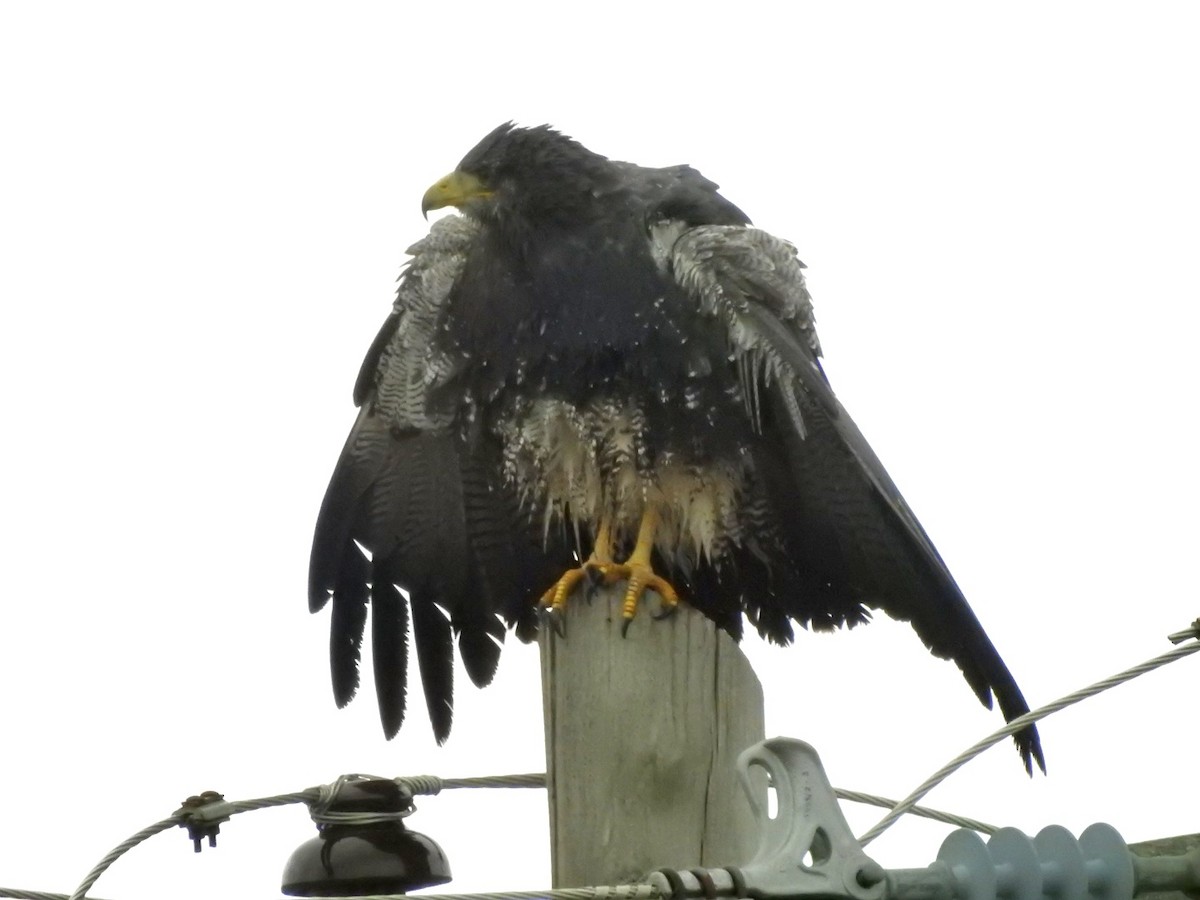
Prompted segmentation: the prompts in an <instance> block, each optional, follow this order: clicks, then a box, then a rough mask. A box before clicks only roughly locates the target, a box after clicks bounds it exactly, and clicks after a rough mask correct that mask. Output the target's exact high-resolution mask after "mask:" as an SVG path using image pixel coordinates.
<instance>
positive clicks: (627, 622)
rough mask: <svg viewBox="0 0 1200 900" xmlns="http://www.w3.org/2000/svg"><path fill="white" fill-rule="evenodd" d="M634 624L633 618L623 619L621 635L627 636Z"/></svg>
mask: <svg viewBox="0 0 1200 900" xmlns="http://www.w3.org/2000/svg"><path fill="white" fill-rule="evenodd" d="M632 624H633V619H622V620H621V637H625V634H626V632H628V631H629V626H630V625H632Z"/></svg>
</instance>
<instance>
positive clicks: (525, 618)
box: [309, 123, 1044, 771]
mask: <svg viewBox="0 0 1200 900" xmlns="http://www.w3.org/2000/svg"><path fill="white" fill-rule="evenodd" d="M447 206H454V207H457V208H458V210H459V212H460V213H461V214H460V215H449V216H446V217H443V218H441V219H440V220H438V221H436V222H435V223H434V225H433V226H432V228H431V229H430V231H429V234H428V236H426V237H425V238H424V239H422V240H421V241H419V242H418V243H417V244H415V245H414V246H413V247H412V248H410V250H409V254H410V255H411V257H412V259H411V260H410V262H409V263H408V265H407V268H406V269H405V271H404V273H403V275H402V276H401V279H400V286H399V290H398V292H397V297H396V301H395V304H394V306H393V309H392V312H391V315H389V316H388V318H387V321H386V322H385V323H384V325H383V328H382V329H381V330H380V332H379V334H378V336H377V337H376V338H375V341H374V343H373V344H372V345H371V348H370V350H369V351H368V353H367V357H366V359H365V361H364V362H363V365H362V369H361V371H360V372H359V376H358V381H357V384H356V385H355V389H354V401H355V403H356V405H357V406H358V407H359V414H358V418H357V420H356V421H355V423H354V426H353V429H352V430H351V432H350V436H349V438H348V439H347V441H346V444H345V447H344V449H343V450H342V454H341V457H340V459H339V460H338V462H337V467H336V469H335V470H334V473H333V477H332V480H331V481H330V484H329V487H328V490H327V492H326V494H325V499H324V502H323V503H322V506H321V510H320V514H319V516H318V520H317V525H316V533H315V536H314V540H313V547H312V558H311V565H310V572H309V602H310V607H311V608H312V610H313V611H316V610H319V609H321V608H322V607H324V606H325V605H326V604H327V603H329V602H330V601H332V607H333V610H332V622H331V629H332V631H331V642H330V646H331V660H332V673H333V687H334V695H335V699H336V700H337V702H338V704H339V705H344V704H345V703H347V702H349V700H350V699H351V698H352V697H353V696H354V694H355V692H356V690H357V687H358V665H359V656H360V647H361V642H362V638H363V634H364V630H365V624H366V616H367V608H368V606H370V610H371V622H372V625H371V646H372V653H373V658H374V670H375V689H376V693H377V696H378V700H379V709H380V714H381V717H382V721H383V726H384V731H385V732H386V734H387V735H388V736H389V737H391V736H392V735H394V734H395V733H396V732H397V730H398V729H399V727H400V725H401V722H402V721H403V718H404V712H405V699H406V687H405V686H406V678H407V665H408V658H407V657H408V632H409V627H410V617H411V628H412V632H413V637H414V641H413V643H414V645H415V648H416V656H417V663H418V665H419V667H420V672H421V678H422V682H423V684H424V688H425V700H426V705H427V708H428V711H429V716H430V719H431V722H432V724H433V729H434V734H435V736H436V737H437V739H438V740H439V742H440V741H443V740H444V739H445V738H446V737H447V735H448V734H449V732H450V726H451V719H452V675H453V661H454V639H455V638H457V643H458V649H459V653H460V654H461V656H462V660H463V663H464V665H465V668H466V671H467V673H468V674H469V676H470V678H471V679H472V680H473V681H474V682H475V683H476V684H478V685H483V684H486V683H487V682H488V681H489V680H490V679H491V678H492V675H493V673H494V672H495V668H496V665H497V661H498V658H499V654H500V643H501V641H502V639H503V637H504V634H505V629H504V624H505V623H507V624H508V625H509V626H511V627H513V628H515V629H516V632H517V634H518V636H519V637H521V638H523V639H529V638H530V637H531V635H532V634H533V632H534V630H535V629H536V625H537V620H538V617H537V611H538V608H539V607H541V608H542V610H544V612H545V614H546V615H548V617H550V618H551V619H556V620H558V622H560V623H561V621H562V619H561V617H562V612H563V607H564V604H565V603H567V602H568V600H569V598H570V597H571V596H572V595H573V594H575V593H577V592H579V591H586V590H587V588H588V586H589V585H591V584H594V583H596V582H604V583H618V582H619V583H623V584H625V585H626V589H625V593H624V604H623V608H622V615H623V616H624V618H625V620H626V624H627V623H628V620H630V619H632V618H633V617H634V615H635V613H636V611H637V608H638V605H639V603H641V602H642V600H643V599H644V597H645V595H646V594H647V593H652V594H656V595H657V596H658V597H659V599H660V602H661V606H662V607H663V608H665V609H668V610H669V609H670V608H671V607H673V606H674V604H676V603H678V602H679V601H680V600H681V599H682V600H683V601H685V602H687V603H689V604H691V605H692V606H694V607H695V608H696V609H698V610H699V611H701V612H702V613H704V614H705V615H706V616H708V617H709V618H711V619H712V620H713V621H714V622H715V623H716V624H717V626H719V627H721V628H723V629H725V630H727V631H728V632H729V633H730V634H732V635H733V636H734V637H740V635H741V631H742V621H743V616H744V617H745V618H747V619H748V620H749V621H750V622H751V623H752V624H753V626H754V627H756V628H757V630H758V631H759V632H760V633H761V634H762V635H763V636H765V637H766V638H768V639H770V640H773V641H777V642H781V643H786V642H789V641H791V640H792V638H793V623H797V624H799V625H801V626H803V627H805V628H812V629H832V628H836V627H839V626H853V625H856V624H858V623H862V622H865V621H867V620H868V618H869V617H870V614H871V611H872V610H882V611H883V612H885V613H887V614H888V615H891V616H893V617H895V618H897V619H901V620H905V621H908V622H910V623H911V624H912V626H913V628H914V629H915V630H916V632H917V634H918V635H919V636H920V638H921V640H922V641H924V643H925V645H926V646H927V647H928V648H929V650H930V651H932V652H933V653H934V654H935V655H937V656H939V657H942V658H945V659H950V660H953V661H954V662H955V663H956V664H957V665H958V667H959V668H960V669H961V670H962V673H963V675H964V676H965V677H966V680H967V682H968V684H969V685H970V686H971V688H972V689H973V690H974V692H975V694H976V696H978V698H979V699H980V700H981V701H982V702H983V703H984V704H985V705H987V706H989V707H990V706H991V703H992V697H993V695H995V697H996V699H997V700H998V701H999V704H1000V709H1001V711H1002V712H1003V714H1004V715H1005V717H1006V718H1007V719H1009V720H1011V719H1013V718H1015V717H1016V716H1019V715H1021V714H1023V713H1025V712H1027V711H1028V707H1027V705H1026V703H1025V699H1024V697H1023V696H1022V695H1021V691H1020V689H1019V688H1018V686H1017V683H1016V681H1015V680H1014V679H1013V677H1012V675H1011V674H1010V673H1009V671H1008V668H1007V667H1006V666H1005V664H1004V662H1003V660H1002V659H1001V658H1000V655H999V653H997V651H996V649H995V647H994V646H993V645H992V642H991V641H990V640H989V639H988V637H987V635H986V634H985V633H984V630H983V628H982V626H981V625H980V623H979V621H978V619H977V618H976V617H975V614H974V613H973V612H972V611H971V609H970V607H969V606H968V605H967V602H966V600H965V598H964V597H963V594H962V592H961V591H960V590H959V588H958V586H957V584H956V583H955V581H954V579H953V577H951V575H950V572H949V570H948V569H947V567H946V565H945V563H943V561H942V559H941V557H940V556H939V555H938V552H937V550H936V549H934V546H933V544H932V543H931V542H930V539H929V537H928V536H927V535H926V533H925V531H924V529H922V527H921V525H920V523H919V522H918V521H917V519H916V517H915V516H914V515H913V513H912V511H911V510H910V509H909V507H908V504H907V503H905V501H904V499H903V498H902V497H901V496H900V493H899V491H898V490H897V489H896V486H895V484H893V482H892V480H891V478H889V477H888V474H887V472H886V471H885V470H884V468H883V465H882V464H881V463H880V461H879V459H878V458H877V457H876V455H875V454H874V452H872V450H871V448H870V447H869V446H868V444H867V442H866V440H865V439H864V438H863V436H862V434H861V433H860V432H859V430H858V428H857V427H856V426H855V424H854V422H853V421H852V420H851V418H850V416H849V415H848V414H847V412H846V410H845V409H844V408H843V407H842V405H841V404H840V403H839V402H838V400H837V398H836V397H835V396H834V393H833V391H832V390H831V388H830V386H829V383H828V381H827V380H826V378H825V374H824V372H823V370H822V368H821V364H820V353H821V350H820V344H819V343H818V340H817V335H816V332H815V330H814V326H813V313H812V305H811V302H810V299H809V294H808V291H807V290H806V288H805V282H804V276H803V273H802V269H803V265H802V263H801V262H800V261H799V260H798V259H797V257H796V251H795V249H794V248H793V247H792V246H791V245H790V244H788V243H787V242H785V241H783V240H780V239H779V238H776V237H773V236H772V235H770V234H767V233H765V232H763V231H760V230H758V229H756V228H754V227H752V226H751V224H750V220H749V219H748V218H747V217H746V215H745V214H744V213H743V212H742V211H741V210H740V209H738V208H737V207H736V206H734V205H733V204H732V203H730V202H729V201H728V200H726V199H725V198H724V197H722V196H721V195H720V194H719V193H718V192H717V185H715V184H714V183H712V182H711V181H709V180H707V179H706V178H704V177H703V176H702V175H701V174H700V173H699V172H697V171H696V170H695V169H693V168H691V167H689V166H673V167H668V168H661V169H659V168H644V167H641V166H637V165H633V164H631V163H624V162H617V161H613V160H609V159H607V158H606V157H604V156H601V155H599V154H597V153H593V152H591V151H590V150H588V149H586V148H585V147H583V146H582V145H581V144H579V143H578V142H576V141H574V140H572V139H570V138H568V137H566V136H564V135H562V134H561V133H559V132H557V131H555V130H553V129H552V128H550V127H549V126H540V127H536V128H522V127H516V126H514V125H513V124H511V123H509V124H504V125H501V126H500V127H498V128H496V129H495V130H494V131H492V132H491V133H490V134H488V135H487V136H486V137H485V138H484V139H483V140H482V141H480V142H479V144H478V145H476V146H475V148H474V149H472V150H471V151H470V152H469V153H468V154H467V155H466V156H465V157H464V158H463V160H462V161H461V162H460V163H459V165H458V167H457V168H456V169H455V170H454V172H453V173H452V174H450V175H448V176H446V177H445V178H442V179H441V180H439V181H437V182H436V183H435V184H434V185H433V186H432V187H431V188H430V189H429V190H428V191H427V192H426V194H425V195H424V198H423V200H422V211H423V212H426V213H427V212H428V211H429V210H431V209H439V208H442V207H447ZM402 591H403V592H405V593H407V602H406V600H405V594H404V593H402ZM1016 742H1017V746H1018V748H1019V750H1020V753H1021V755H1022V757H1023V759H1024V762H1025V767H1026V769H1028V770H1029V771H1032V763H1033V761H1036V762H1037V763H1038V765H1039V766H1041V767H1042V768H1043V769H1044V762H1043V758H1042V751H1041V747H1040V743H1039V739H1038V735H1037V732H1036V730H1035V729H1034V728H1033V727H1032V726H1031V727H1028V728H1026V729H1024V730H1023V731H1021V732H1019V733H1018V734H1017V735H1016Z"/></svg>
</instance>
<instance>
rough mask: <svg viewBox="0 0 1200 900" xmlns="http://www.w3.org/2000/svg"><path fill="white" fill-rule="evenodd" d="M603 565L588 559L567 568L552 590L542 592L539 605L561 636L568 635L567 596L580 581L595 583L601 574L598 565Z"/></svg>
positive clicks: (547, 619)
mask: <svg viewBox="0 0 1200 900" xmlns="http://www.w3.org/2000/svg"><path fill="white" fill-rule="evenodd" d="M598 565H602V564H601V563H596V562H593V561H590V560H589V561H588V562H586V563H584V564H583V565H582V566H579V567H578V568H576V569H567V571H565V572H563V574H562V577H561V578H559V579H558V581H556V582H554V584H553V585H552V586H551V588H550V590H548V591H546V593H544V594H542V599H541V600H539V601H538V606H539V607H540V608H541V610H542V613H543V614H544V616H545V618H546V621H547V622H549V623H550V626H551V627H552V628H553V629H554V631H555V633H556V634H558V636H559V637H566V636H567V619H566V612H567V598H568V597H570V596H571V594H572V592H573V591H574V590H575V588H577V587H578V586H579V584H580V582H586V583H587V584H588V586H589V587H590V586H591V585H594V584H595V583H596V582H597V580H598V578H599V575H598V573H597V571H596V566H598Z"/></svg>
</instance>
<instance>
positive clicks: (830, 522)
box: [653, 226, 1045, 769]
mask: <svg viewBox="0 0 1200 900" xmlns="http://www.w3.org/2000/svg"><path fill="white" fill-rule="evenodd" d="M653 237H654V238H655V239H656V240H658V241H659V242H660V246H659V247H658V248H657V251H656V255H657V256H658V257H659V258H662V259H666V260H667V261H668V264H669V267H670V269H671V271H673V273H674V275H675V278H676V280H677V282H678V283H679V284H680V285H681V286H682V287H683V288H684V289H685V290H687V291H688V292H689V293H690V294H691V296H692V297H693V298H694V299H695V301H696V303H697V304H698V307H699V310H700V312H701V313H702V314H704V315H708V316H712V317H715V318H717V319H718V320H719V321H721V322H722V323H723V324H724V326H725V329H726V331H727V334H728V341H729V345H730V349H731V353H732V356H733V359H734V362H735V368H736V371H737V372H738V377H739V380H740V382H741V390H742V393H743V396H744V397H746V398H747V401H746V402H747V405H748V407H749V408H751V409H752V410H753V411H754V413H753V414H754V416H755V418H756V420H757V421H756V423H755V424H756V427H757V428H758V429H759V430H760V431H762V432H763V433H764V434H769V435H773V436H774V438H775V439H776V441H777V445H776V446H777V448H778V453H779V455H780V456H781V457H782V458H783V461H784V463H785V465H783V466H779V467H775V468H776V470H777V471H775V472H774V473H773V475H772V473H771V472H770V471H769V470H770V469H771V468H772V466H771V464H770V462H769V460H767V458H766V457H767V455H768V451H767V450H764V449H760V451H759V459H760V462H761V463H762V464H763V465H762V468H763V469H764V472H765V474H766V477H767V478H771V477H774V479H775V482H774V483H773V484H772V485H771V488H770V490H769V491H768V493H769V494H770V495H771V496H772V498H773V503H774V507H775V513H776V515H775V519H776V521H777V523H778V525H779V528H780V530H781V532H782V536H783V541H784V543H785V545H786V546H787V549H788V551H789V553H790V555H791V557H792V560H793V562H794V564H795V566H796V568H797V570H798V572H797V573H796V579H795V582H794V585H803V586H804V588H805V589H804V590H803V595H802V596H791V597H779V598H778V599H777V600H776V601H775V602H777V603H779V604H780V605H781V607H782V610H783V611H785V612H786V613H787V615H789V616H791V617H792V618H794V619H797V620H798V621H801V622H802V623H807V622H812V623H813V624H814V625H819V624H820V623H821V622H822V621H825V622H828V623H829V624H839V623H841V622H846V623H851V624H852V623H853V622H855V621H861V619H862V617H863V611H862V610H861V607H862V606H864V605H865V606H868V607H874V608H878V609H882V610H884V611H885V612H887V613H888V614H889V615H891V616H893V617H895V618H899V619H903V620H905V621H909V622H911V623H912V625H913V627H914V629H915V630H916V632H917V634H918V636H920V638H921V639H922V641H923V642H924V643H925V644H926V646H927V647H928V648H929V649H930V650H931V651H932V652H933V653H934V654H936V655H938V656H941V657H942V658H945V659H951V660H953V661H954V662H955V663H956V664H957V665H958V667H959V668H960V669H961V670H962V672H963V675H964V676H965V678H966V680H967V682H968V684H969V685H970V686H971V688H972V689H973V690H974V692H975V693H976V695H977V696H978V697H979V699H980V700H981V701H982V702H983V703H984V704H985V705H987V706H989V707H990V706H991V703H992V695H993V693H994V694H995V695H996V697H997V698H998V699H999V702H1000V707H1001V710H1002V712H1003V713H1004V715H1005V717H1006V718H1008V719H1010V720H1011V719H1013V718H1015V717H1016V716H1018V715H1021V714H1023V713H1024V712H1027V711H1028V705H1027V704H1026V702H1025V699H1024V697H1023V696H1022V695H1021V691H1020V689H1019V688H1018V687H1017V684H1016V681H1015V680H1014V679H1013V677H1012V675H1011V674H1010V673H1009V671H1008V668H1007V667H1006V666H1005V664H1004V662H1003V660H1002V659H1001V658H1000V655H999V653H998V652H997V651H996V649H995V647H994V646H993V645H992V643H991V641H990V639H989V638H988V637H987V635H986V633H985V632H984V630H983V627H982V626H981V625H980V623H979V620H978V619H977V618H976V616H975V614H974V612H973V611H972V610H971V608H970V606H968V604H967V601H966V599H965V598H964V597H963V594H962V592H961V591H960V590H959V588H958V585H957V584H956V583H955V581H954V579H953V577H952V576H951V574H950V571H949V569H948V568H947V567H946V564H945V563H944V562H943V560H942V558H941V556H940V555H939V554H938V552H937V550H936V548H935V547H934V545H933V542H932V541H931V540H930V539H929V536H928V535H927V534H926V533H925V530H924V529H923V528H922V527H921V524H920V522H918V520H917V518H916V516H915V515H914V514H913V512H912V510H911V509H910V508H909V506H908V504H907V503H906V502H905V500H904V498H903V497H902V496H901V494H900V491H899V490H898V489H897V487H896V485H895V483H894V482H893V481H892V479H891V477H890V476H889V475H888V473H887V471H886V470H885V469H884V467H883V465H882V463H881V462H880V461H879V458H878V457H877V456H876V455H875V453H874V451H872V449H871V447H870V445H869V444H868V443H867V441H866V439H865V438H864V437H863V435H862V432H860V431H859V429H858V426H857V425H855V424H854V421H853V419H851V418H850V416H849V414H848V413H847V412H846V410H845V409H844V408H843V407H842V405H841V403H839V402H838V400H837V398H836V396H835V395H834V393H833V391H832V389H831V388H830V386H829V383H828V381H827V379H826V378H825V374H824V372H823V370H822V369H821V365H820V361H819V357H820V352H821V350H820V343H819V341H818V339H817V335H816V330H815V325H814V320H813V314H812V302H811V299H810V297H809V294H808V290H807V288H806V287H805V284H804V276H803V272H802V268H803V266H802V264H801V263H800V262H799V260H797V259H796V255H795V250H794V248H793V247H792V246H791V245H790V244H788V243H787V242H785V241H782V240H779V239H778V238H775V237H773V236H771V235H769V234H767V233H765V232H762V231H759V230H757V229H754V228H749V227H740V226H702V227H697V228H691V229H683V230H680V229H670V228H660V229H659V230H658V231H657V233H654V234H653ZM664 238H667V239H669V240H670V241H671V243H670V246H669V247H667V246H661V242H662V241H663V240H664ZM764 397H765V398H766V399H764ZM779 470H782V474H781V472H780V471H779ZM814 574H815V576H816V577H815V578H814V577H813V575H814ZM747 602H748V605H753V602H754V601H752V600H749V599H748V601H747ZM755 613H756V617H757V619H758V621H759V627H760V629H763V628H765V629H766V631H767V633H769V634H772V635H776V636H778V635H777V633H778V632H783V631H784V629H783V628H782V627H781V626H780V624H779V611H777V610H776V609H774V608H772V607H771V605H767V606H765V607H762V608H759V609H758V610H756V611H755ZM1016 741H1017V745H1018V747H1019V749H1020V750H1021V753H1022V756H1023V757H1024V759H1025V763H1026V767H1027V768H1031V767H1032V762H1031V760H1036V761H1037V763H1038V764H1039V766H1041V767H1042V768H1043V769H1044V768H1045V766H1044V762H1043V758H1042V752H1041V747H1040V744H1039V741H1038V737H1037V732H1036V730H1035V729H1034V728H1032V727H1030V728H1029V729H1026V730H1025V731H1023V732H1021V733H1020V734H1018V735H1017V736H1016Z"/></svg>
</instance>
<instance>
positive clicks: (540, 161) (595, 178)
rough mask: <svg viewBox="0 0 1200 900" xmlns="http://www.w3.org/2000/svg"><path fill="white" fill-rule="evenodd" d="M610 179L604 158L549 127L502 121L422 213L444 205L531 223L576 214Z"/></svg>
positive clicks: (425, 202) (437, 187)
mask: <svg viewBox="0 0 1200 900" xmlns="http://www.w3.org/2000/svg"><path fill="white" fill-rule="evenodd" d="M611 178H612V174H611V167H610V164H609V162H608V160H607V159H605V158H604V157H603V156H600V155H599V154H597V153H593V152H591V151H590V150H588V149H587V148H586V147H584V146H583V145H582V144H580V143H578V142H576V141H573V140H571V138H569V137H567V136H566V135H563V134H560V133H559V132H557V131H555V130H554V129H553V128H551V127H550V126H549V125H539V126H538V127H536V128H518V127H517V126H515V125H513V124H512V123H511V122H506V123H505V124H503V125H501V126H500V127H499V128H496V129H495V130H494V131H492V132H491V133H490V134H489V135H488V136H487V137H485V138H484V139H483V140H482V141H480V142H479V143H478V144H476V145H475V147H474V148H473V149H472V150H471V152H470V153H468V154H467V155H466V156H464V157H463V159H462V162H460V163H459V164H458V167H457V168H456V169H455V170H454V171H453V172H451V173H450V174H449V175H447V176H446V177H445V178H441V179H438V181H437V182H436V183H435V184H434V185H433V186H432V187H431V188H430V189H429V190H427V191H426V192H425V196H424V197H422V198H421V212H422V213H424V214H428V213H429V211H430V210H432V209H441V208H443V207H446V206H455V207H458V209H460V210H461V211H462V212H464V213H466V214H467V215H469V216H471V217H472V218H476V219H479V220H480V221H483V222H497V221H499V222H503V221H512V220H513V219H518V220H523V221H525V222H528V223H531V224H532V223H534V222H538V221H542V220H552V219H556V218H560V217H569V216H575V215H578V214H579V212H580V211H581V210H582V208H583V207H585V206H586V205H587V204H589V203H591V202H593V201H594V199H595V197H596V193H597V191H598V190H600V189H602V188H603V186H604V185H605V184H606V183H607V182H608V181H609V180H611Z"/></svg>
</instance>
